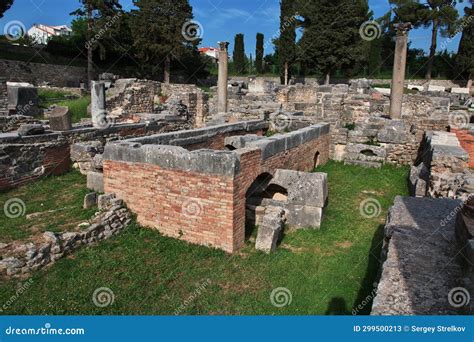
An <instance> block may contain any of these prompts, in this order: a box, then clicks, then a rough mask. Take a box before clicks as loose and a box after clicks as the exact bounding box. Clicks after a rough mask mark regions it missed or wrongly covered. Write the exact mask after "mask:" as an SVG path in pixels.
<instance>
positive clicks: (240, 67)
mask: <svg viewBox="0 0 474 342" xmlns="http://www.w3.org/2000/svg"><path fill="white" fill-rule="evenodd" d="M233 60H234V68H235V72H236V73H237V74H245V73H246V65H245V64H246V63H245V60H246V57H245V45H244V35H243V34H242V33H239V34H236V35H235V42H234V54H233Z"/></svg>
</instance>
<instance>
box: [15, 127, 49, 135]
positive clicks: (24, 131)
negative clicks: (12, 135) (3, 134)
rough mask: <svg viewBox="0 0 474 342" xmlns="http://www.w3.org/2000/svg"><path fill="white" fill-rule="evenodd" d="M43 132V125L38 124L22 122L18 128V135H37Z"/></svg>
mask: <svg viewBox="0 0 474 342" xmlns="http://www.w3.org/2000/svg"><path fill="white" fill-rule="evenodd" d="M43 133H44V127H43V125H40V124H22V125H21V126H20V128H18V135H20V136H22V137H23V136H28V135H39V134H43Z"/></svg>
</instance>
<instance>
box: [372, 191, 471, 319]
mask: <svg viewBox="0 0 474 342" xmlns="http://www.w3.org/2000/svg"><path fill="white" fill-rule="evenodd" d="M460 205H461V201H457V200H450V199H428V198H413V197H400V196H399V197H397V198H396V199H395V203H394V206H393V207H392V208H391V209H390V212H389V216H388V220H387V223H386V225H385V240H384V245H383V250H382V257H381V259H382V260H383V264H382V267H381V278H380V281H379V283H378V287H377V292H376V293H377V295H376V297H375V299H374V301H373V305H372V313H371V314H372V315H455V314H460V313H461V312H460V311H458V309H457V308H456V307H454V306H453V305H451V304H450V300H453V301H454V303H456V300H455V299H454V298H450V295H451V290H452V289H454V288H456V287H458V286H461V285H462V284H460V283H459V282H458V281H459V280H460V279H461V278H462V268H461V265H460V263H458V258H457V257H458V255H459V247H458V246H457V243H456V238H455V216H456V213H457V211H459V210H460Z"/></svg>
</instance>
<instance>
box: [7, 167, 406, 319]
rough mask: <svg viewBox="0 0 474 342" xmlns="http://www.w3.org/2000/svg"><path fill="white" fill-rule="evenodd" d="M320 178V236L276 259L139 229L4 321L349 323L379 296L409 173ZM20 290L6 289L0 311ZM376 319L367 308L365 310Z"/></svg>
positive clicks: (63, 274) (40, 277) (53, 274)
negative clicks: (129, 317)
mask: <svg viewBox="0 0 474 342" xmlns="http://www.w3.org/2000/svg"><path fill="white" fill-rule="evenodd" d="M318 171H321V172H327V173H328V174H329V191H330V192H329V206H328V208H327V211H326V217H325V219H324V222H323V225H322V227H321V229H320V230H300V231H293V232H286V233H285V236H284V238H283V240H282V243H281V245H280V247H279V248H278V250H277V252H276V253H273V254H271V255H266V254H263V253H260V252H257V251H256V250H255V249H254V246H253V245H252V243H251V242H250V241H249V242H248V243H247V246H246V247H245V248H244V249H243V250H242V251H241V252H240V253H238V254H234V255H227V254H225V253H224V252H221V251H218V250H213V249H210V248H205V247H200V246H194V245H189V244H187V243H185V242H182V241H178V240H175V239H171V238H166V237H163V236H161V235H160V234H159V233H157V232H156V231H152V230H150V229H142V228H140V227H138V226H137V225H132V226H131V227H129V228H128V229H126V230H125V231H124V232H123V233H121V234H120V235H118V236H116V237H114V238H112V239H110V240H108V241H105V242H102V243H100V244H99V245H97V246H94V247H90V248H84V249H81V250H79V251H78V252H77V253H75V254H74V255H72V256H70V257H68V258H65V259H62V260H60V261H58V262H57V263H56V264H55V265H54V266H53V267H51V268H50V269H48V270H44V271H41V272H38V273H36V274H35V275H34V276H33V278H32V285H31V286H30V287H29V288H28V289H27V290H26V291H25V293H23V294H22V295H21V296H20V297H19V298H18V299H17V300H14V301H13V303H12V304H11V306H9V307H8V308H7V309H6V310H5V311H4V314H49V315H51V314H82V315H86V314H135V315H137V314H150V315H153V314H155V315H156V314H158V315H160V314H163V315H164V314H171V315H172V314H174V313H175V311H176V310H178V312H179V314H191V315H194V314H200V315H204V314H224V315H227V314H232V315H237V314H239V315H240V314H249V315H308V314H311V315H325V314H351V311H352V308H353V307H356V306H357V305H358V304H359V303H361V302H362V301H363V300H364V299H365V298H366V297H367V296H368V295H369V294H370V293H371V292H372V290H373V283H374V281H375V279H376V275H377V271H378V267H379V264H378V261H377V260H378V258H379V256H380V248H381V240H382V234H383V231H382V228H383V224H384V222H385V217H386V212H387V209H388V208H389V207H390V205H391V204H392V202H393V198H394V197H395V196H396V195H398V194H402V195H405V194H406V193H407V186H406V176H407V172H408V169H407V168H395V167H390V166H384V167H383V168H382V169H381V170H376V169H363V168H360V167H357V166H344V165H342V164H340V163H336V162H330V163H328V164H327V165H325V166H323V167H321V168H319V169H318ZM65 177H70V176H65ZM82 184H83V183H82ZM44 192H45V193H46V194H53V191H50V190H48V191H44ZM369 198H373V199H376V200H378V201H379V203H380V204H381V212H380V215H378V216H376V217H374V218H365V217H363V216H362V215H361V213H360V204H361V203H362V202H363V201H364V200H367V199H369ZM52 217H53V216H52ZM17 286H19V282H18V281H16V280H15V281H9V282H7V283H4V284H1V285H0V303H5V302H7V300H8V299H9V298H10V297H11V296H13V295H14V293H15V289H16V288H17ZM100 287H107V288H110V289H111V290H112V291H113V293H114V302H113V304H111V305H109V306H107V307H105V308H99V307H97V306H95V305H94V304H93V301H92V296H93V293H94V291H95V290H96V289H97V288H100ZM276 288H286V289H287V290H288V291H289V292H290V293H291V303H289V304H288V305H286V306H283V307H276V306H274V305H272V302H271V300H270V296H271V293H272V291H273V290H274V289H276ZM277 303H278V300H277ZM369 312H370V305H367V306H365V307H364V308H363V309H362V310H360V311H358V313H359V314H367V313H369Z"/></svg>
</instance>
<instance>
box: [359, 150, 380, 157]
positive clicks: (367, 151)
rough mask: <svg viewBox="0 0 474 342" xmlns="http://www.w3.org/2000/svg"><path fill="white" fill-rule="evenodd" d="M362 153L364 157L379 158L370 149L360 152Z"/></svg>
mask: <svg viewBox="0 0 474 342" xmlns="http://www.w3.org/2000/svg"><path fill="white" fill-rule="evenodd" d="M360 153H361V154H363V155H364V156H367V157H376V156H377V154H375V153H374V151H372V150H369V149H367V150H362V151H360Z"/></svg>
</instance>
